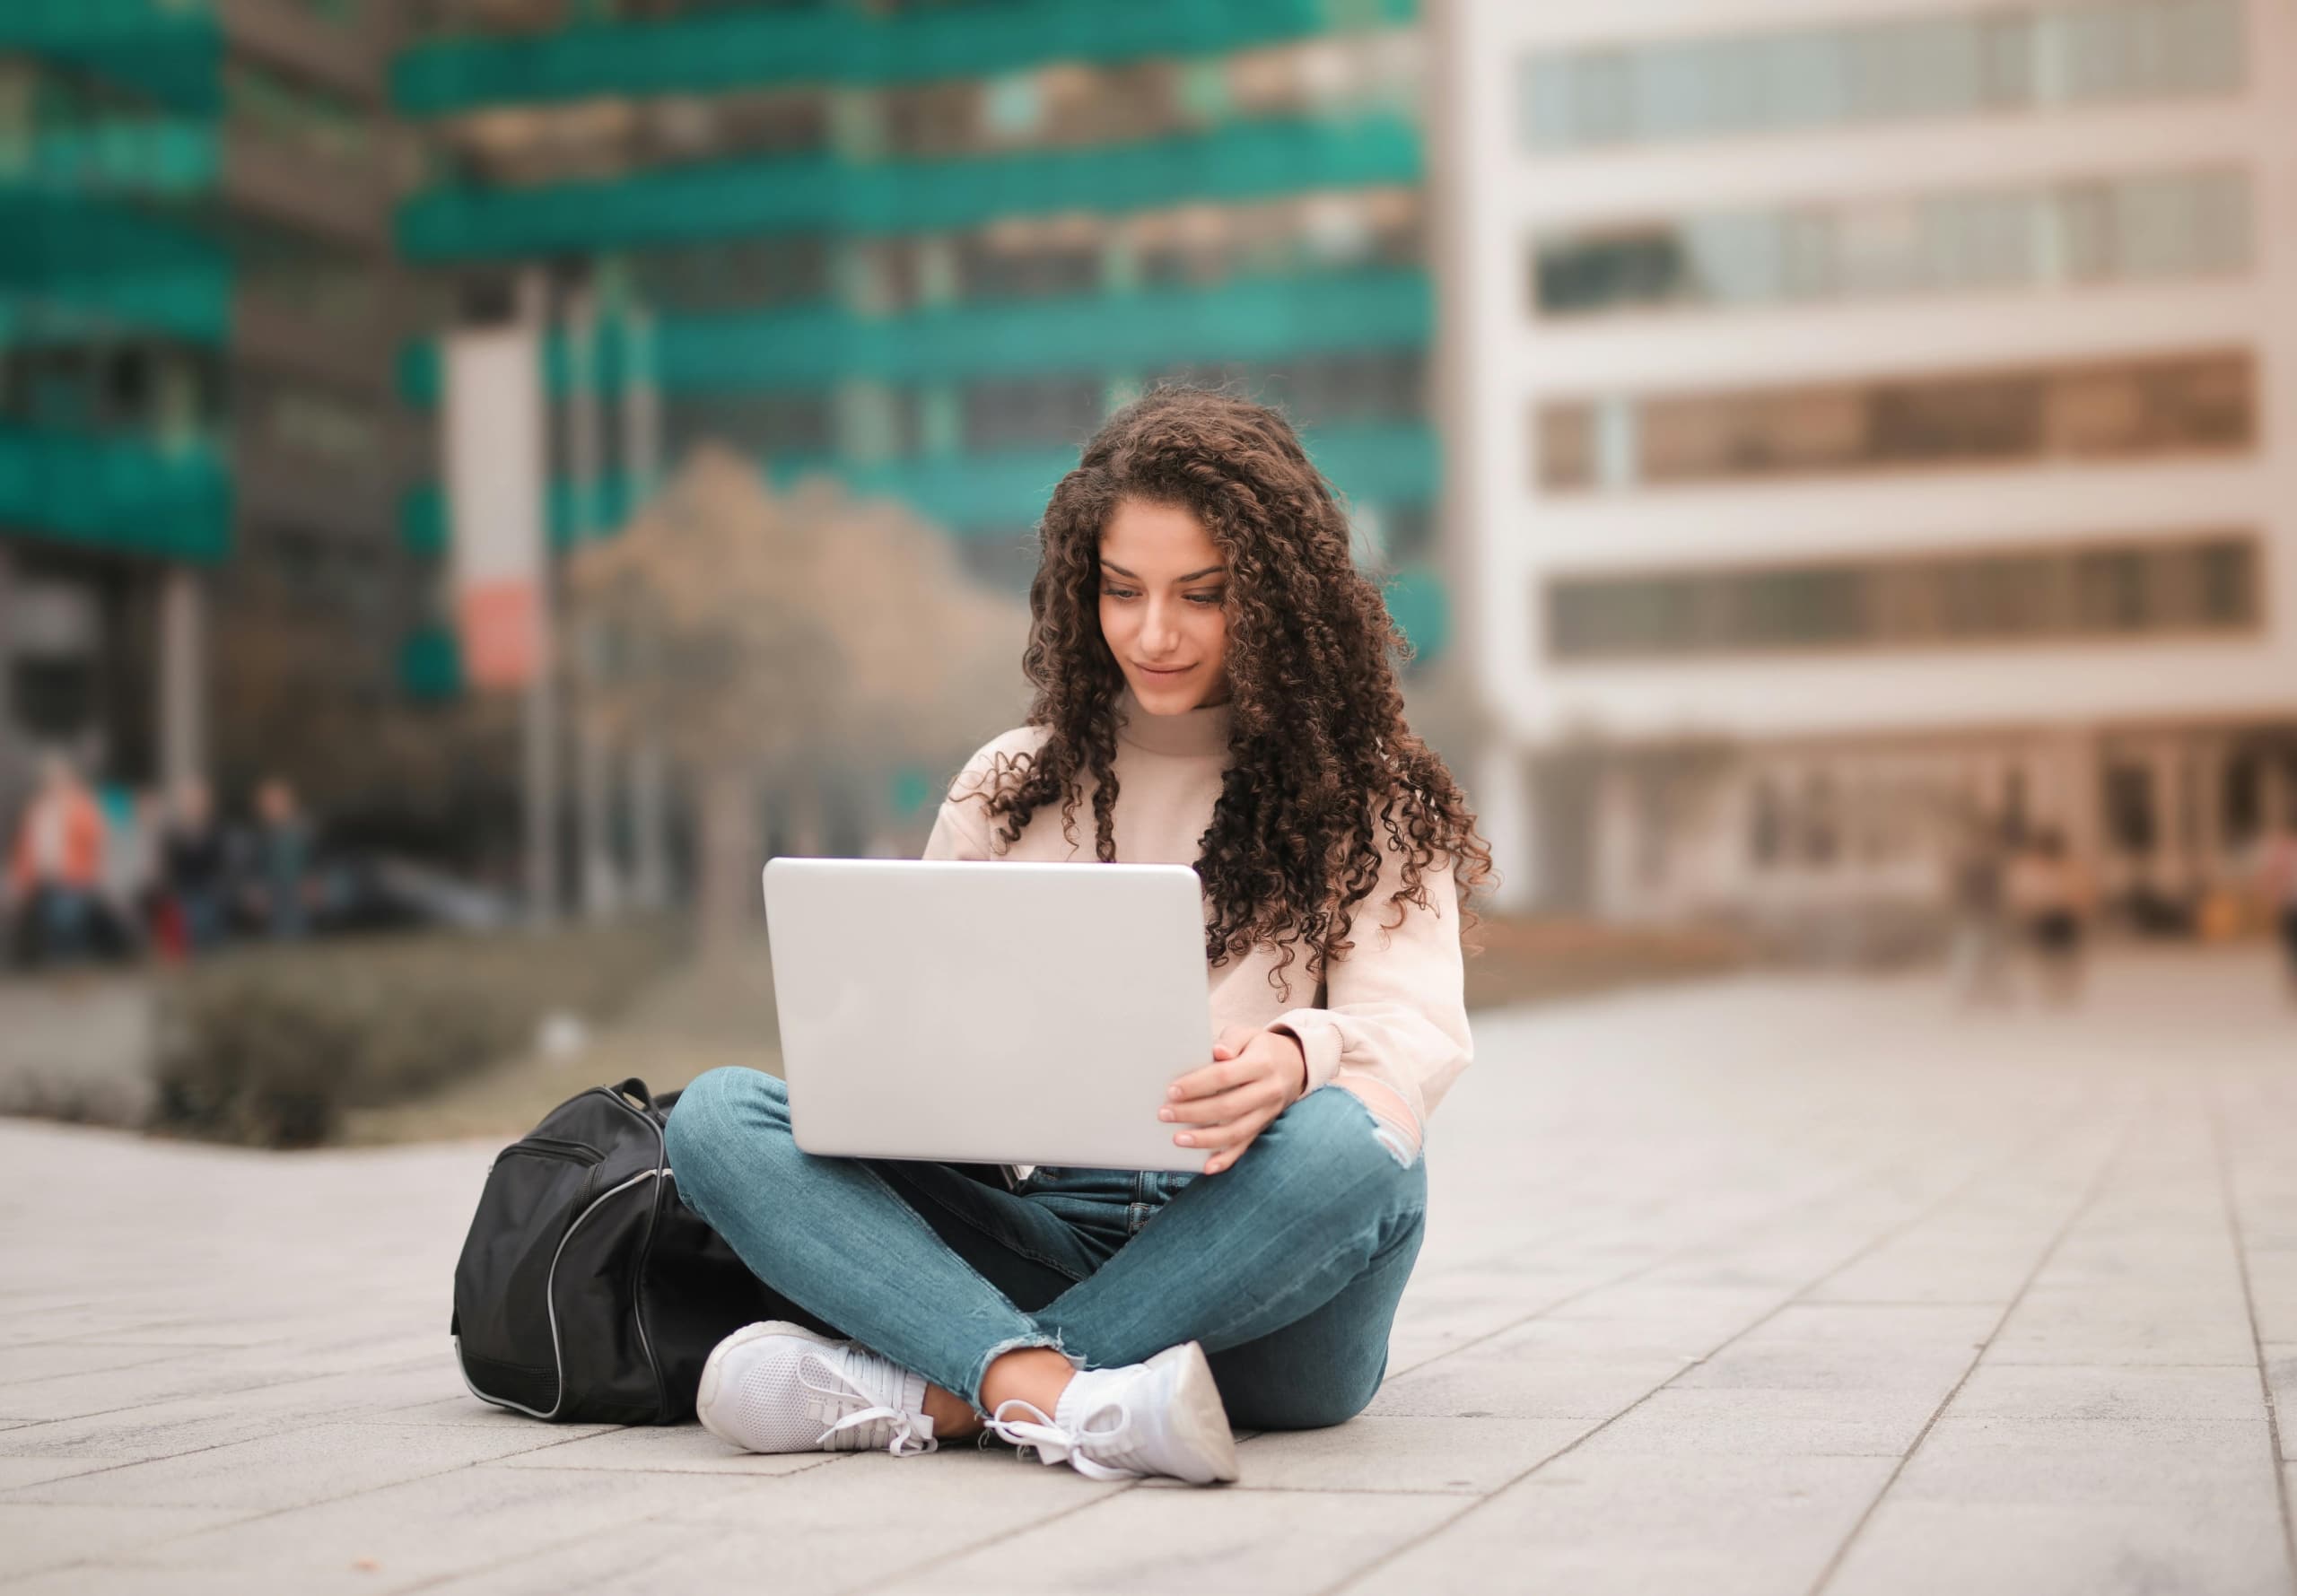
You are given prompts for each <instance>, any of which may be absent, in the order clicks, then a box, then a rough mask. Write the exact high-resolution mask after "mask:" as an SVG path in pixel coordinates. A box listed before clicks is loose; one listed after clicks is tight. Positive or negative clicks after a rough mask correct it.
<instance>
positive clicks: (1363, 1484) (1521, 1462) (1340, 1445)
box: [1236, 1414, 1594, 1496]
mask: <svg viewBox="0 0 2297 1596" xmlns="http://www.w3.org/2000/svg"><path fill="white" fill-rule="evenodd" d="M1593 1426H1594V1420H1592V1419H1578V1418H1498V1417H1494V1418H1422V1417H1400V1416H1394V1415H1380V1414H1366V1415H1362V1416H1360V1417H1357V1418H1353V1419H1350V1420H1349V1422H1348V1423H1346V1424H1344V1425H1337V1426H1333V1427H1332V1428H1331V1429H1328V1430H1291V1431H1271V1432H1270V1433H1269V1434H1266V1435H1259V1436H1256V1437H1254V1438H1253V1440H1251V1441H1247V1442H1245V1443H1242V1444H1241V1445H1240V1446H1239V1447H1238V1449H1237V1453H1236V1461H1237V1466H1238V1468H1239V1470H1240V1471H1241V1472H1242V1474H1243V1476H1244V1478H1242V1479H1240V1480H1239V1481H1237V1488H1239V1489H1252V1490H1288V1491H1437V1492H1453V1493H1459V1492H1464V1493H1467V1494H1469V1495H1472V1496H1480V1495H1482V1494H1484V1493H1487V1492H1489V1491H1495V1490H1498V1488H1499V1487H1501V1486H1503V1485H1506V1484H1507V1482H1508V1481H1509V1480H1511V1479H1513V1478H1515V1477H1516V1476H1517V1475H1519V1474H1522V1473H1523V1472H1524V1471H1525V1470H1528V1469H1530V1468H1531V1467H1532V1466H1533V1464H1535V1463H1537V1462H1539V1461H1540V1460H1542V1458H1546V1457H1549V1456H1551V1455H1553V1454H1554V1453H1555V1452H1559V1451H1561V1450H1562V1449H1563V1448H1564V1447H1566V1446H1568V1445H1569V1444H1571V1443H1572V1442H1574V1441H1576V1440H1577V1439H1578V1438H1579V1437H1580V1436H1582V1435H1585V1434H1586V1433H1587V1431H1588V1430H1589V1429H1590V1428H1591V1427H1593Z"/></svg>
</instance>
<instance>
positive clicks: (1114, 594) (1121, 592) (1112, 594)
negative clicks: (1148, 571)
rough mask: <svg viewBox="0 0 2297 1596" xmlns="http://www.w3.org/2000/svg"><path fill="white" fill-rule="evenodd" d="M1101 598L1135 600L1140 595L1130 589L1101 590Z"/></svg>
mask: <svg viewBox="0 0 2297 1596" xmlns="http://www.w3.org/2000/svg"><path fill="white" fill-rule="evenodd" d="M1101 597H1104V598H1137V597H1140V595H1139V594H1137V593H1135V592H1134V591H1133V590H1132V589H1130V588H1103V589H1101Z"/></svg>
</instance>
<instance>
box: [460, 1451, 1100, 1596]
mask: <svg viewBox="0 0 2297 1596" xmlns="http://www.w3.org/2000/svg"><path fill="white" fill-rule="evenodd" d="M483 1472H486V1473H490V1474H494V1473H500V1474H511V1473H516V1474H519V1475H521V1476H523V1477H526V1478H551V1476H550V1475H549V1474H548V1473H547V1472H546V1471H543V1470H484V1471H483ZM559 1478H581V1479H585V1480H606V1479H610V1478H613V1477H612V1476H609V1475H605V1474H591V1473H583V1474H580V1475H568V1476H561V1477H559ZM627 1478H642V1479H644V1480H645V1481H646V1482H648V1488H649V1491H650V1492H651V1493H654V1494H655V1496H652V1497H650V1500H651V1499H658V1497H659V1493H660V1492H661V1491H663V1490H665V1489H667V1488H668V1487H669V1486H670V1485H671V1483H672V1482H674V1481H676V1480H677V1479H678V1478H680V1477H676V1476H671V1475H666V1474H650V1475H644V1476H640V1477H627ZM683 1478H686V1479H688V1480H692V1481H693V1482H694V1483H696V1484H708V1485H710V1486H712V1487H718V1488H717V1490H716V1492H715V1493H714V1494H712V1495H707V1496H705V1495H700V1494H694V1495H690V1496H687V1497H686V1498H685V1499H683V1500H679V1501H676V1502H674V1503H672V1504H671V1505H669V1506H668V1508H666V1509H664V1510H663V1511H662V1512H661V1513H660V1514H659V1520H658V1522H654V1523H651V1524H646V1525H633V1526H630V1527H629V1529H628V1531H627V1532H626V1533H617V1534H615V1535H611V1536H607V1537H603V1538H599V1539H594V1540H592V1541H591V1542H590V1543H588V1544H586V1545H581V1546H576V1545H571V1544H570V1545H566V1546H562V1547H545V1548H538V1549H537V1550H536V1551H535V1552H533V1553H531V1554H529V1555H527V1556H524V1557H520V1558H518V1559H517V1560H516V1561H515V1562H502V1561H497V1562H496V1563H495V1564H493V1565H491V1570H490V1572H488V1573H485V1574H473V1575H471V1576H469V1577H467V1578H465V1579H462V1580H459V1581H456V1582H454V1583H450V1584H448V1585H447V1586H445V1587H443V1588H444V1589H446V1590H450V1591H453V1592H488V1593H490V1596H560V1593H561V1592H584V1591H606V1592H616V1596H620V1593H622V1592H640V1593H644V1592H662V1593H663V1596H694V1592H702V1591H721V1590H748V1589H757V1588H764V1586H762V1585H761V1583H760V1582H761V1581H762V1580H763V1581H765V1582H767V1583H770V1587H771V1589H772V1590H773V1592H774V1593H775V1596H808V1593H811V1592H842V1591H850V1590H854V1589H857V1588H860V1587H864V1586H870V1585H872V1584H874V1583H877V1582H880V1581H884V1580H887V1579H891V1578H895V1577H900V1576H903V1575H904V1574H907V1573H909V1572H913V1571H920V1570H925V1569H930V1568H932V1567H936V1566H938V1565H940V1564H941V1563H942V1562H944V1561H945V1560H947V1559H948V1558H949V1557H954V1556H959V1555H963V1554H965V1553H966V1552H968V1551H969V1550H971V1549H972V1548H977V1547H985V1546H990V1545H993V1544H1005V1545H1011V1544H1015V1542H1014V1541H1013V1539H1012V1538H1014V1537H1023V1538H1024V1539H1022V1540H1021V1541H1020V1542H1019V1544H1026V1545H1031V1546H1034V1544H1035V1527H1036V1526H1039V1525H1042V1524H1044V1523H1045V1522H1048V1521H1052V1520H1055V1519H1059V1518H1061V1517H1062V1516H1063V1515H1067V1514H1071V1513H1076V1512H1078V1511H1079V1509H1081V1508H1084V1507H1087V1506H1089V1505H1091V1504H1094V1503H1096V1502H1098V1501H1100V1500H1101V1499H1102V1498H1104V1497H1106V1496H1113V1495H1115V1494H1117V1493H1120V1492H1122V1491H1123V1490H1126V1489H1127V1488H1130V1487H1128V1486H1127V1485H1124V1484H1112V1483H1105V1482H1100V1481H1095V1480H1089V1479H1087V1478H1084V1477H1083V1476H1082V1475H1080V1474H1078V1473H1077V1472H1076V1471H1075V1470H1070V1469H1068V1468H1066V1467H1051V1468H1048V1467H1045V1466H1044V1465H1042V1464H1039V1463H1035V1462H1033V1461H1023V1460H1022V1459H1020V1458H1019V1457H1018V1456H1017V1455H1016V1454H1014V1453H1013V1452H1009V1451H1005V1450H1001V1449H1000V1450H996V1451H991V1452H981V1451H976V1450H974V1449H972V1448H969V1447H963V1448H951V1449H948V1450H945V1451H942V1452H931V1453H928V1454H926V1455H924V1456H921V1457H909V1458H894V1457H889V1456H886V1454H884V1453H843V1454H840V1455H838V1456H836V1457H834V1458H832V1459H830V1460H829V1461H828V1462H827V1463H826V1464H825V1466H824V1467H821V1468H818V1469H811V1470H805V1471H803V1472H801V1473H797V1474H788V1475H782V1476H778V1477H773V1478H747V1479H742V1478H737V1477H731V1476H706V1477H696V1476H686V1477H683ZM729 1487H731V1488H729Z"/></svg>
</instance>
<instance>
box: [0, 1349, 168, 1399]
mask: <svg viewBox="0 0 2297 1596" xmlns="http://www.w3.org/2000/svg"><path fill="white" fill-rule="evenodd" d="M201 1350H211V1348H202V1349H201ZM172 1356H176V1354H175V1353H174V1352H173V1351H171V1350H170V1348H167V1347H147V1346H121V1345H119V1344H118V1343H115V1342H109V1341H79V1340H72V1341H36V1342H32V1343H31V1344H30V1345H27V1346H22V1347H6V1348H4V1349H0V1391H4V1390H5V1389H6V1388H7V1387H8V1386H11V1385H22V1384H23V1383H25V1382H27V1381H35V1380H52V1379H54V1378H56V1377H57V1375H59V1374H100V1373H101V1372H103V1371H104V1370H107V1369H124V1368H128V1367H131V1366H133V1365H137V1364H150V1363H158V1362H160V1361H162V1360H163V1359H165V1358H169V1357H172ZM5 1401H6V1398H5V1397H4V1396H0V1404H4V1402H5Z"/></svg>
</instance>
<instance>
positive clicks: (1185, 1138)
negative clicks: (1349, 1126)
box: [1157, 1025, 1308, 1175]
mask: <svg viewBox="0 0 2297 1596" xmlns="http://www.w3.org/2000/svg"><path fill="white" fill-rule="evenodd" d="M1307 1089H1308V1055H1307V1053H1306V1051H1304V1050H1303V1049H1302V1048H1301V1046H1300V1044H1299V1042H1297V1041H1295V1040H1294V1039H1293V1038H1292V1037H1291V1036H1290V1035H1288V1033H1285V1032H1282V1031H1267V1030H1262V1029H1259V1028H1257V1027H1254V1026H1252V1025H1231V1026H1229V1027H1228V1028H1227V1030H1226V1031H1223V1032H1221V1033H1220V1040H1219V1041H1218V1042H1214V1043H1213V1044H1212V1062H1211V1063H1210V1064H1208V1065H1206V1066H1205V1067H1204V1068H1201V1069H1192V1070H1190V1071H1189V1072H1188V1073H1187V1074H1186V1075H1184V1076H1183V1077H1180V1079H1178V1080H1176V1081H1175V1082H1174V1083H1173V1089H1172V1090H1171V1091H1170V1092H1169V1093H1167V1094H1166V1099H1167V1101H1166V1103H1165V1106H1164V1107H1163V1108H1162V1109H1159V1110H1158V1111H1157V1118H1158V1119H1160V1120H1168V1121H1173V1122H1175V1123H1176V1124H1180V1125H1183V1126H1188V1127H1192V1129H1183V1130H1179V1131H1176V1132H1175V1133H1174V1136H1173V1140H1174V1141H1175V1143H1177V1144H1178V1145H1180V1146H1181V1147H1209V1148H1210V1149H1211V1151H1212V1156H1210V1157H1209V1158H1207V1159H1206V1160H1205V1161H1204V1173H1206V1174H1209V1175H1217V1174H1218V1173H1220V1172H1221V1171H1222V1170H1224V1169H1226V1168H1227V1167H1228V1166H1229V1165H1230V1164H1234V1163H1235V1162H1236V1160H1237V1159H1239V1158H1241V1157H1243V1156H1245V1148H1246V1147H1250V1146H1252V1144H1253V1138H1254V1137H1256V1136H1258V1135H1259V1134H1260V1133H1261V1132H1262V1130H1265V1129H1268V1124H1269V1121H1271V1120H1273V1119H1275V1118H1276V1116H1277V1115H1279V1114H1280V1113H1282V1112H1284V1111H1285V1109H1286V1108H1288V1107H1289V1106H1290V1105H1291V1104H1292V1103H1295V1102H1297V1100H1298V1099H1299V1097H1300V1095H1302V1094H1303V1093H1305V1092H1306V1090H1307Z"/></svg>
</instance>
